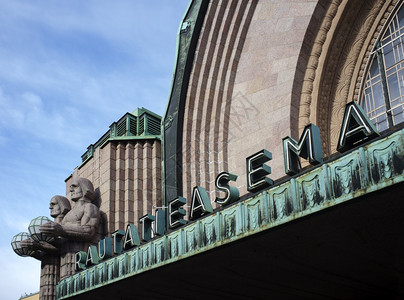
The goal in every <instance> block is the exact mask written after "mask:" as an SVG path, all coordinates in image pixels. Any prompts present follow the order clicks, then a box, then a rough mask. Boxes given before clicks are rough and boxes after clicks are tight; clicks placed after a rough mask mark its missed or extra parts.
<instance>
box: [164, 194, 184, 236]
mask: <svg viewBox="0 0 404 300" xmlns="http://www.w3.org/2000/svg"><path fill="white" fill-rule="evenodd" d="M186 203H187V200H186V199H185V198H184V197H178V198H177V199H174V200H173V201H171V202H170V203H168V225H169V226H170V228H171V229H172V228H176V227H178V226H181V225H184V224H185V223H186V221H185V220H184V216H185V209H183V208H182V207H181V206H183V205H185V204H186Z"/></svg>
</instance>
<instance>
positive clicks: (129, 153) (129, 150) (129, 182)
mask: <svg viewBox="0 0 404 300" xmlns="http://www.w3.org/2000/svg"><path fill="white" fill-rule="evenodd" d="M125 159H126V160H125V211H124V213H125V224H128V223H131V224H135V215H134V202H135V198H134V181H133V177H134V172H135V170H134V146H133V144H132V143H128V144H127V145H126V153H125Z"/></svg>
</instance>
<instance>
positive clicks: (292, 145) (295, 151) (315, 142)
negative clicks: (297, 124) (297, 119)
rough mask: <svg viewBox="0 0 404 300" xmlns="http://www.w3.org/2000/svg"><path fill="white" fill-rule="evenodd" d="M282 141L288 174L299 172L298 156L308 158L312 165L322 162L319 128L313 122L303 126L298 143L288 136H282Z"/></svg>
mask: <svg viewBox="0 0 404 300" xmlns="http://www.w3.org/2000/svg"><path fill="white" fill-rule="evenodd" d="M282 142H283V158H284V161H285V173H286V174H288V175H295V174H297V173H299V169H300V168H301V165H300V159H299V157H303V158H304V159H308V160H309V162H310V164H312V165H316V164H319V163H322V162H323V150H322V147H321V138H320V129H318V127H317V126H315V125H314V124H309V125H307V126H306V127H305V128H304V130H303V133H302V135H301V136H300V140H299V143H297V142H296V141H295V140H294V139H292V138H291V137H288V136H287V137H285V138H283V140H282Z"/></svg>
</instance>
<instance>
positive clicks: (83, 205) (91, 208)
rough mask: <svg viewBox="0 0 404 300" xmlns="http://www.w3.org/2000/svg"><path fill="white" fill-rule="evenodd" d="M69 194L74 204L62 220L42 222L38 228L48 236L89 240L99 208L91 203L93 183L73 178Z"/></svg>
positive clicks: (96, 223) (92, 199) (94, 231)
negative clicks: (59, 221)
mask: <svg viewBox="0 0 404 300" xmlns="http://www.w3.org/2000/svg"><path fill="white" fill-rule="evenodd" d="M70 194H71V200H72V201H73V202H75V205H74V206H73V208H72V209H71V210H70V211H69V212H68V213H67V214H66V216H65V217H64V218H63V220H62V222H61V223H58V222H56V220H55V222H49V223H46V224H43V225H42V226H41V227H40V230H41V232H42V233H44V234H46V235H49V236H55V237H65V238H67V239H70V240H80V241H91V240H92V239H93V237H94V236H95V234H96V231H97V226H98V223H99V220H100V212H99V209H98V207H97V206H96V205H95V204H93V203H92V202H93V201H94V187H93V184H92V183H91V181H90V180H88V179H86V178H82V177H78V178H75V179H73V182H72V184H71V186H70ZM55 209H56V208H55Z"/></svg>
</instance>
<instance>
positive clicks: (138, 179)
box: [133, 142, 144, 220]
mask: <svg viewBox="0 0 404 300" xmlns="http://www.w3.org/2000/svg"><path fill="white" fill-rule="evenodd" d="M143 166H144V164H143V144H142V143H141V142H137V143H136V144H135V153H134V177H133V184H134V199H135V203H134V210H133V213H134V219H135V220H139V217H140V216H142V214H143Z"/></svg>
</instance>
